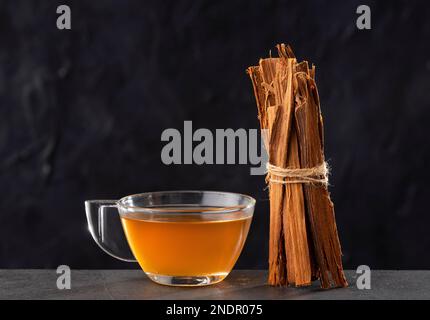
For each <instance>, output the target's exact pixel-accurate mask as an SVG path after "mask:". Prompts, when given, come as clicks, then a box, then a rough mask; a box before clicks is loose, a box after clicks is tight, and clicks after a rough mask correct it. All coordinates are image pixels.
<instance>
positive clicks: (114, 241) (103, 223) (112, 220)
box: [85, 200, 137, 262]
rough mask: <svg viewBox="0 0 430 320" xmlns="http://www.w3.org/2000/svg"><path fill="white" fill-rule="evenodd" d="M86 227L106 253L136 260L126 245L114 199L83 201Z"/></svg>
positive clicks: (125, 259) (131, 260)
mask: <svg viewBox="0 0 430 320" xmlns="http://www.w3.org/2000/svg"><path fill="white" fill-rule="evenodd" d="M85 212H86V215H87V221H88V229H89V231H90V233H91V235H92V237H93V239H94V241H95V242H96V243H97V245H98V246H99V247H100V248H101V249H102V250H103V251H104V252H106V253H107V254H108V255H110V256H112V257H114V258H117V259H118V260H121V261H126V262H137V261H136V259H135V258H134V256H133V253H132V252H131V250H130V247H129V246H128V243H127V239H126V237H125V235H124V230H123V228H122V225H121V219H120V216H119V213H118V205H117V201H115V200H88V201H85Z"/></svg>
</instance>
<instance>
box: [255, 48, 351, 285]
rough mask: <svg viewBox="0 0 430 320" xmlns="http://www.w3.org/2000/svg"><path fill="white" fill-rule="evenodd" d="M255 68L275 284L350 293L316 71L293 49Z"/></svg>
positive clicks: (271, 271)
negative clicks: (331, 192) (265, 154)
mask: <svg viewBox="0 0 430 320" xmlns="http://www.w3.org/2000/svg"><path fill="white" fill-rule="evenodd" d="M277 50H278V56H279V57H277V58H272V57H270V58H267V59H260V62H259V65H258V66H252V67H249V68H248V69H247V73H248V74H249V76H250V77H251V80H252V84H253V87H254V94H255V98H256V101H257V109H258V118H259V120H260V125H261V129H266V130H263V133H264V132H265V133H266V134H267V135H266V139H265V144H266V145H265V147H266V150H267V151H268V153H269V164H268V174H267V177H266V181H267V183H268V184H269V196H270V240H269V241H270V243H269V279H268V282H269V284H271V285H295V286H307V285H310V284H311V282H312V281H313V280H316V279H320V281H321V287H322V288H330V287H345V286H347V285H348V284H347V282H346V279H345V275H344V273H343V267H342V259H341V256H342V253H341V248H340V243H339V238H338V234H337V227H336V221H335V216H334V208H333V203H332V202H331V200H330V195H329V193H328V190H327V185H328V183H327V182H328V180H327V174H328V172H327V167H326V162H325V158H324V144H323V143H324V142H323V121H322V116H321V109H320V102H319V97H318V91H317V86H316V83H315V66H313V65H312V67H309V64H308V62H307V61H303V62H297V60H296V58H295V55H294V53H293V51H292V50H291V48H290V47H289V46H285V45H284V44H280V45H277Z"/></svg>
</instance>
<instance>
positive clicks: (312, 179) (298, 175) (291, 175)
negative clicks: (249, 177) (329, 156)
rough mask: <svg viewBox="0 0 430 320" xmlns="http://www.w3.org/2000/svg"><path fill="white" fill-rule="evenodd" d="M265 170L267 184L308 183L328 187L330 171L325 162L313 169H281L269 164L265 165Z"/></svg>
mask: <svg viewBox="0 0 430 320" xmlns="http://www.w3.org/2000/svg"><path fill="white" fill-rule="evenodd" d="M266 168H267V173H268V177H267V180H268V182H272V183H280V184H291V183H308V184H319V185H323V186H325V187H327V186H328V175H329V172H330V170H329V166H328V164H327V162H325V161H324V162H323V163H321V164H320V165H318V166H315V167H313V168H297V169H295V168H281V167H277V166H275V165H273V164H270V163H267V164H266ZM285 178H288V179H285Z"/></svg>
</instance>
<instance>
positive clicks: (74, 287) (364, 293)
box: [0, 270, 430, 300]
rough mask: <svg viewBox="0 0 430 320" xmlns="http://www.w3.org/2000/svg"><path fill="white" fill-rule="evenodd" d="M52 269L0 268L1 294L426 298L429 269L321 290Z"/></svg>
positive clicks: (246, 275) (233, 278) (255, 276)
mask: <svg viewBox="0 0 430 320" xmlns="http://www.w3.org/2000/svg"><path fill="white" fill-rule="evenodd" d="M58 276H59V275H58V274H57V273H56V270H0V299H179V300H182V299H193V300H195V299H215V300H216V299H226V300H228V299H250V300H266V299H329V300H332V299H346V300H350V299H354V300H355V299H372V300H374V299H430V271H388V270H386V271H382V270H375V271H372V275H371V289H370V290H359V289H357V286H356V281H357V277H358V275H357V274H356V273H355V272H354V271H346V276H347V279H348V282H349V284H350V286H349V287H348V288H341V289H331V290H322V289H320V288H319V283H318V282H315V283H314V284H313V285H312V286H310V287H306V288H292V287H288V288H280V287H271V286H268V285H267V284H266V277H267V271H263V270H235V271H233V272H232V273H231V274H230V275H229V276H228V277H227V278H226V279H225V280H224V281H222V282H221V283H218V284H215V285H212V286H206V287H197V288H196V287H194V288H182V287H169V286H162V285H158V284H156V283H153V282H152V281H151V280H149V279H148V278H147V277H146V276H145V275H144V273H143V272H142V271H140V270H72V271H71V289H70V290H59V289H57V285H56V283H57V277H58Z"/></svg>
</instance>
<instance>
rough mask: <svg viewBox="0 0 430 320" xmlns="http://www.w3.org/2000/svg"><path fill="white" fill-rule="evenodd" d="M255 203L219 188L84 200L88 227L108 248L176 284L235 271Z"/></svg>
mask: <svg viewBox="0 0 430 320" xmlns="http://www.w3.org/2000/svg"><path fill="white" fill-rule="evenodd" d="M254 206H255V200H254V199H253V198H252V197H249V196H246V195H242V194H236V193H229V192H215V191H164V192H148V193H141V194H136V195H131V196H127V197H124V198H122V199H120V200H118V201H115V200H89V201H86V202H85V209H86V214H87V220H88V226H89V230H90V232H91V235H92V236H93V238H94V240H95V241H96V243H97V244H98V245H99V246H100V247H101V248H102V249H103V250H104V251H105V252H107V253H108V254H109V255H111V256H113V257H115V258H117V259H120V260H123V261H129V262H136V261H137V262H138V263H139V265H140V266H141V268H142V270H143V271H144V272H145V273H146V274H147V275H148V277H149V278H150V279H151V280H153V281H155V282H157V283H160V284H165V285H177V286H200V285H208V284H213V283H217V282H220V281H222V280H223V279H224V278H225V277H226V276H227V275H228V274H229V273H230V271H231V270H232V268H233V266H234V264H235V263H236V261H237V259H238V257H239V255H240V253H241V251H242V248H243V245H244V243H245V240H246V237H247V235H248V230H249V227H250V224H251V220H252V216H253V213H254ZM118 212H119V215H118ZM120 225H122V229H123V231H124V232H122V231H121V227H120ZM124 235H125V236H124ZM127 242H128V246H127ZM130 249H131V250H130Z"/></svg>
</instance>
